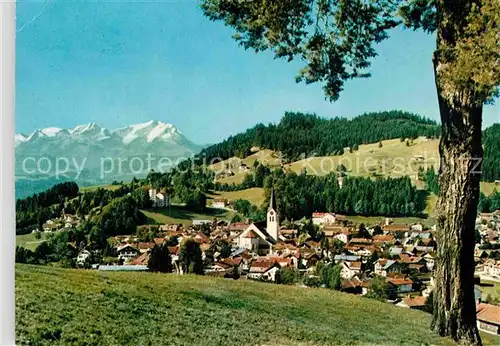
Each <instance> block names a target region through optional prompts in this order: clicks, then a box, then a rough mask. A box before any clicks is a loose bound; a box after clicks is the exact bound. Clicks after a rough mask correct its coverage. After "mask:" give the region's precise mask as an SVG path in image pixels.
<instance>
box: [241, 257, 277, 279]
mask: <svg viewBox="0 0 500 346" xmlns="http://www.w3.org/2000/svg"><path fill="white" fill-rule="evenodd" d="M280 268H281V267H280V265H279V264H278V263H276V262H274V261H270V260H268V259H263V260H259V259H257V260H255V261H253V262H252V264H251V265H250V269H249V271H248V274H247V277H248V278H249V279H253V280H261V279H262V280H265V281H271V282H274V281H276V273H277V272H278V271H279V270H280Z"/></svg>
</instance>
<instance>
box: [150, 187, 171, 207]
mask: <svg viewBox="0 0 500 346" xmlns="http://www.w3.org/2000/svg"><path fill="white" fill-rule="evenodd" d="M148 192H149V198H150V199H151V201H153V207H155V208H163V207H168V206H169V205H170V195H169V194H167V193H166V191H164V190H163V191H157V190H156V189H149V191H148Z"/></svg>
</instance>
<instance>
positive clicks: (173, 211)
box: [141, 206, 235, 225]
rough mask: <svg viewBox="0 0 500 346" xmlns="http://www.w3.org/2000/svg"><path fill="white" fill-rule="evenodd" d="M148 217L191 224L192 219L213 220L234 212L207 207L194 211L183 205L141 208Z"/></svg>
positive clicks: (162, 222) (230, 215)
mask: <svg viewBox="0 0 500 346" xmlns="http://www.w3.org/2000/svg"><path fill="white" fill-rule="evenodd" d="M141 211H142V213H143V214H144V215H146V216H147V217H148V218H150V219H153V220H155V221H156V222H159V223H161V224H167V223H169V224H183V225H191V224H192V220H212V219H213V218H214V217H216V218H217V219H219V220H220V219H229V220H230V219H231V218H232V217H233V216H234V214H235V213H234V212H232V211H228V210H224V209H214V208H207V209H206V210H205V211H203V212H193V211H191V210H187V209H185V208H183V207H179V206H172V207H170V209H169V208H165V209H149V210H141Z"/></svg>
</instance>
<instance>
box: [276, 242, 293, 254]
mask: <svg viewBox="0 0 500 346" xmlns="http://www.w3.org/2000/svg"><path fill="white" fill-rule="evenodd" d="M295 252H297V247H296V246H295V245H292V244H287V243H284V242H279V243H277V244H275V245H273V247H272V254H273V255H278V256H283V257H286V256H288V255H290V254H294V253H295Z"/></svg>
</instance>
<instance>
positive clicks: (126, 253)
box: [116, 244, 141, 261]
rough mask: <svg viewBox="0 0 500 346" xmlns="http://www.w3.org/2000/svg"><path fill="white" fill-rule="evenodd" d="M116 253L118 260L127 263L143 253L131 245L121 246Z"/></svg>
mask: <svg viewBox="0 0 500 346" xmlns="http://www.w3.org/2000/svg"><path fill="white" fill-rule="evenodd" d="M116 251H117V252H118V258H119V259H124V260H125V261H127V260H130V259H132V258H134V257H136V256H138V255H139V254H140V253H141V252H140V251H139V250H138V249H136V248H135V247H133V246H132V245H129V244H126V245H123V246H120V247H119V248H118V249H117V250H116Z"/></svg>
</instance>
